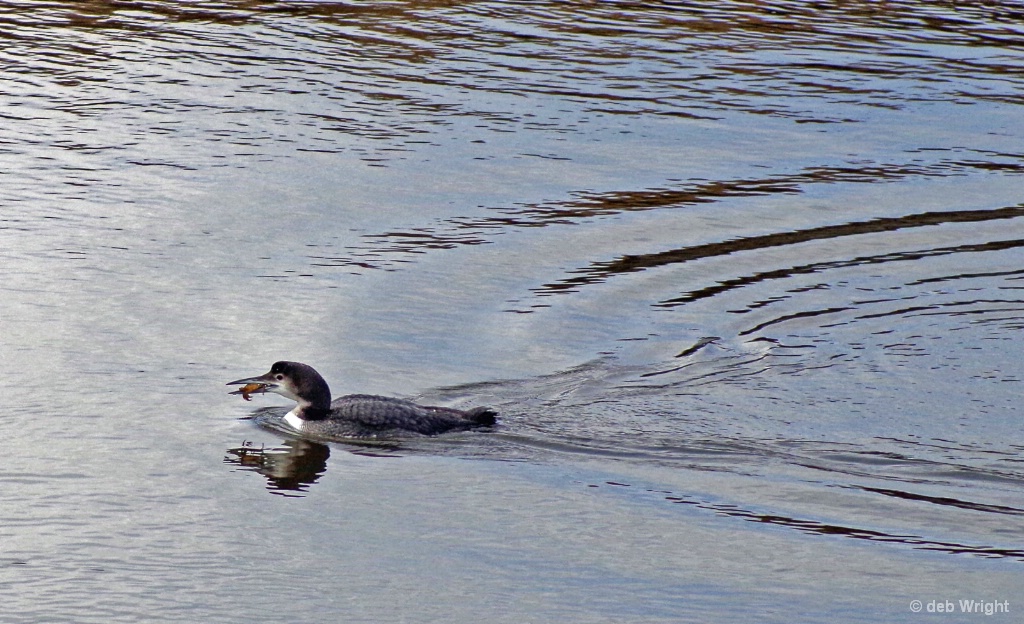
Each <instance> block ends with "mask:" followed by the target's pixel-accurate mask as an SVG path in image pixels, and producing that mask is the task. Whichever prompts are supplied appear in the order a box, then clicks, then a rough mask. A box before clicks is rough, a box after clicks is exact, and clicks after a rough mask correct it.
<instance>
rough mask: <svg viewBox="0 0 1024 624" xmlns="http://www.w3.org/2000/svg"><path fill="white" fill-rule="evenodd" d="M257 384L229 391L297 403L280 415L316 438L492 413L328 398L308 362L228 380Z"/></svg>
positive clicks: (482, 420)
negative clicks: (254, 387) (262, 394)
mask: <svg viewBox="0 0 1024 624" xmlns="http://www.w3.org/2000/svg"><path fill="white" fill-rule="evenodd" d="M249 384H259V385H260V386H262V387H261V388H259V389H257V390H251V389H249V388H241V389H239V390H235V391H234V392H231V393H230V394H242V395H248V394H252V393H254V392H273V393H276V394H280V395H281V396H283V397H287V398H289V399H292V400H293V401H295V402H296V403H298V405H296V406H295V408H294V409H292V411H290V412H288V414H287V415H286V416H285V417H284V421H285V422H286V423H288V425H290V426H291V427H293V428H295V429H297V430H298V431H300V432H302V433H306V434H310V435H313V436H318V437H343V438H373V437H380V436H390V435H396V434H401V433H403V432H412V433H419V434H424V435H437V434H439V433H445V432H446V431H462V430H465V429H474V428H476V427H486V426H489V425H493V424H494V423H495V421H496V417H497V415H498V414H497V412H495V411H494V410H492V409H490V408H487V407H476V408H473V409H471V410H468V411H463V410H458V409H454V408H450V407H434V406H429V405H418V404H416V403H413V402H412V401H406V400H404V399H395V398H391V397H383V396H374V395H369V394H350V395H347V396H343V397H340V398H338V399H335V400H334V401H333V402H332V401H331V389H330V388H329V387H328V386H327V382H326V381H324V378H323V377H321V376H320V373H318V372H316V369H314V368H313V367H312V366H309V365H308V364H303V363H302V362H275V363H274V365H273V366H272V367H271V368H270V372H269V373H266V374H264V375H260V376H259V377H248V378H246V379H239V380H237V381H231V382H228V384H227V385H229V386H235V385H249Z"/></svg>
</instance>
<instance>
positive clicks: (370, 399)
mask: <svg viewBox="0 0 1024 624" xmlns="http://www.w3.org/2000/svg"><path fill="white" fill-rule="evenodd" d="M496 416H497V413H496V412H494V410H491V409H489V408H486V407H477V408H474V409H471V410H468V411H462V410H457V409H453V408H450V407H434V406H429V405H417V404H416V403H413V402H411V401H406V400H404V399H395V398H391V397H382V396H375V395H370V394H350V395H347V396H343V397H341V398H338V399H335V400H334V401H332V402H331V410H330V412H328V414H327V415H326V417H325V418H320V419H316V420H306V421H305V422H303V423H302V430H303V431H307V432H309V433H316V434H322V435H335V436H346V437H374V436H378V435H381V434H385V433H394V432H399V431H409V432H413V433H419V434H424V435H436V434H439V433H445V432H446V431H461V430H465V429H473V428H476V427H486V426H489V425H493V424H494V422H495V417H496Z"/></svg>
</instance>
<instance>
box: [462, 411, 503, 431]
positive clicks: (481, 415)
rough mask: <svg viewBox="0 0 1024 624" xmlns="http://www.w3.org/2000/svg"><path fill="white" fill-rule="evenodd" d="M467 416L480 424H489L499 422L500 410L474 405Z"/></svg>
mask: <svg viewBox="0 0 1024 624" xmlns="http://www.w3.org/2000/svg"><path fill="white" fill-rule="evenodd" d="M466 418H468V419H470V420H472V421H473V422H475V423H476V424H478V425H482V426H489V425H493V424H494V423H496V422H498V412H496V411H494V410H492V409H491V408H489V407H474V408H473V409H471V410H469V411H467V412H466Z"/></svg>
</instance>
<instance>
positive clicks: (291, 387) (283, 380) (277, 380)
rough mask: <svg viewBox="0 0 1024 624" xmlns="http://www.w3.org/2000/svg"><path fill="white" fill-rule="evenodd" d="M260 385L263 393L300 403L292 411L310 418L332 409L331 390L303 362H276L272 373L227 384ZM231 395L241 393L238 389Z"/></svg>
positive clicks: (318, 374)
mask: <svg viewBox="0 0 1024 624" xmlns="http://www.w3.org/2000/svg"><path fill="white" fill-rule="evenodd" d="M248 384H260V385H263V386H265V388H263V392H273V393H275V394H280V395H281V396H283V397H288V398H289V399H291V400H293V401H295V402H296V403H298V405H297V406H296V407H295V410H293V412H294V413H295V414H296V415H297V416H299V417H303V416H306V417H309V416H313V415H315V414H317V413H321V412H327V411H329V410H330V409H331V389H330V388H329V387H328V386H327V382H326V381H324V378H323V377H321V376H320V373H318V372H316V369H315V368H313V367H312V366H309V365H308V364H303V363H302V362H275V363H274V365H273V366H271V367H270V372H269V373H266V374H265V375H260V376H259V377H248V378H246V379H239V380H237V381H231V382H228V384H227V385H229V386H236V385H248ZM231 394H242V390H235V391H234V392H232V393H231Z"/></svg>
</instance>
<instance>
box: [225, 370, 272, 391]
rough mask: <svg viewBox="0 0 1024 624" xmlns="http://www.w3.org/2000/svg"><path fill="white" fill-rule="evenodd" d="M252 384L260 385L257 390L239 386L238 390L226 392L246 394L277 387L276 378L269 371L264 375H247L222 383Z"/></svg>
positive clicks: (234, 384) (231, 384) (227, 384)
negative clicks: (243, 377)
mask: <svg viewBox="0 0 1024 624" xmlns="http://www.w3.org/2000/svg"><path fill="white" fill-rule="evenodd" d="M253 384H256V385H259V386H262V387H261V388H259V389H258V390H254V389H249V388H239V389H238V390H235V391H233V392H229V393H228V394H241V395H246V394H253V393H255V392H270V391H272V390H273V389H274V388H276V387H277V380H276V379H274V377H273V375H271V374H270V373H267V374H266V375H260V376H259V377H247V378H245V379H238V380H235V381H229V382H227V383H226V384H224V385H226V386H249V385H253ZM247 390H248V391H247Z"/></svg>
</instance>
